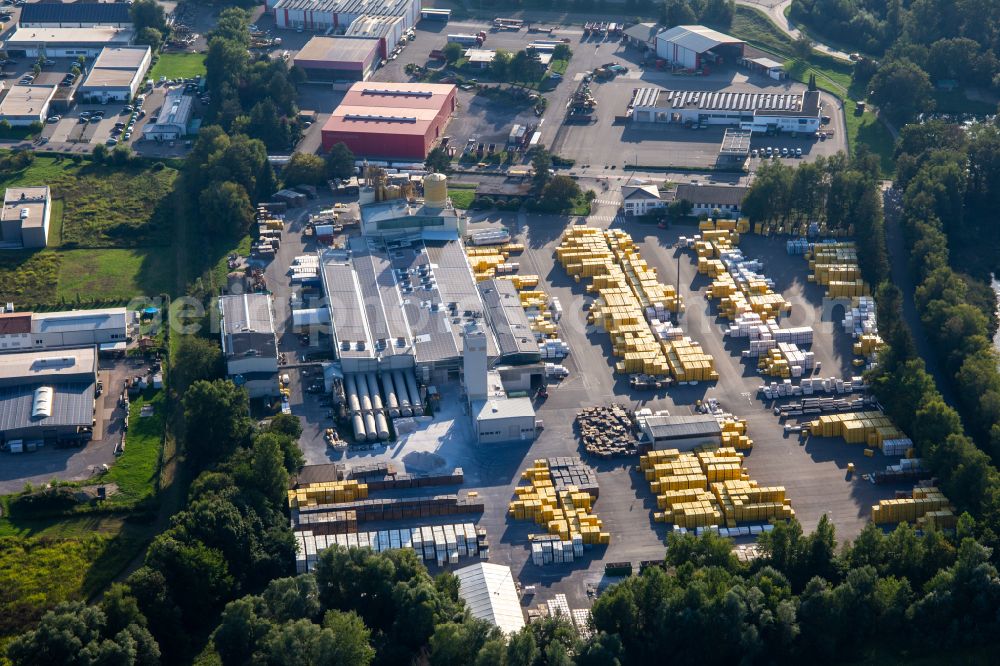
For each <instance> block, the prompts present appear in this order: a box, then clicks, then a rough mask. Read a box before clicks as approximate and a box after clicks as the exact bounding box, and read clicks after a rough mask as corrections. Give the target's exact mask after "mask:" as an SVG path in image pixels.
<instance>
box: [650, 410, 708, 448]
mask: <svg viewBox="0 0 1000 666" xmlns="http://www.w3.org/2000/svg"><path fill="white" fill-rule="evenodd" d="M640 426H641V428H642V432H643V434H644V435H645V443H646V444H647V445H649V446H651V447H652V448H653V449H678V450H680V451H690V450H691V449H693V448H694V447H696V446H698V445H699V444H716V445H719V444H721V443H722V426H720V425H719V421H718V420H717V419H716V418H715V417H714V416H712V415H711V414H707V415H706V414H697V415H693V416H647V417H645V418H644V419H642V421H641V422H640Z"/></svg>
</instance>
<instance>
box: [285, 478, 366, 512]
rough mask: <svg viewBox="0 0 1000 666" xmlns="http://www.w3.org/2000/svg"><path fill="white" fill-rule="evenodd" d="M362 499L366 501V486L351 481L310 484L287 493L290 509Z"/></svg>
mask: <svg viewBox="0 0 1000 666" xmlns="http://www.w3.org/2000/svg"><path fill="white" fill-rule="evenodd" d="M363 499H368V484H367V483H358V481H356V480H353V479H352V480H350V481H324V482H322V483H310V484H308V485H305V486H301V487H299V488H294V489H292V490H289V491H288V506H289V508H292V509H298V508H302V507H309V506H317V505H320V504H337V503H340V502H355V501H357V500H363Z"/></svg>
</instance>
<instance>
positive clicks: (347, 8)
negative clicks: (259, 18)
mask: <svg viewBox="0 0 1000 666" xmlns="http://www.w3.org/2000/svg"><path fill="white" fill-rule="evenodd" d="M413 1H414V0H278V2H277V3H275V5H274V8H275V9H276V10H281V9H290V10H301V11H310V12H327V13H332V14H356V15H361V14H371V15H372V16H404V15H406V14H407V13H408V12H409V9H410V8H411V7H412V6H413Z"/></svg>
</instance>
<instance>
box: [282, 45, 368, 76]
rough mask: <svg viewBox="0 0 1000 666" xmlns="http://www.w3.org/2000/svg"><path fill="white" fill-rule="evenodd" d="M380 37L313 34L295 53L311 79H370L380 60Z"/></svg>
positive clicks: (300, 66) (298, 64) (302, 68)
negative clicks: (316, 35)
mask: <svg viewBox="0 0 1000 666" xmlns="http://www.w3.org/2000/svg"><path fill="white" fill-rule="evenodd" d="M378 49H379V42H378V40H377V39H365V38H354V37H313V38H312V39H310V40H309V41H308V42H306V45H305V46H303V47H302V50H301V51H299V52H298V53H297V54H296V56H295V66H296V67H298V68H299V69H301V70H302V71H303V72H305V74H306V77H307V78H308V79H309V81H310V82H323V83H327V82H332V81H344V80H346V81H367V80H368V77H370V76H371V74H372V72H373V71H374V70H375V66H376V65H377V64H378V60H379V52H378Z"/></svg>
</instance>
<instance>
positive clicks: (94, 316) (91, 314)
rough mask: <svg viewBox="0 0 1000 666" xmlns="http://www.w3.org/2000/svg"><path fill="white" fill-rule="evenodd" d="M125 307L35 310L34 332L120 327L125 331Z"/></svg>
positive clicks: (62, 331)
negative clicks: (55, 310) (51, 310)
mask: <svg viewBox="0 0 1000 666" xmlns="http://www.w3.org/2000/svg"><path fill="white" fill-rule="evenodd" d="M125 318H126V313H125V308H102V309H99V310H66V311H63V312H36V313H34V315H32V319H33V325H32V329H33V330H34V332H35V333H69V332H73V331H100V330H108V329H121V331H122V332H123V333H124V332H125Z"/></svg>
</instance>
